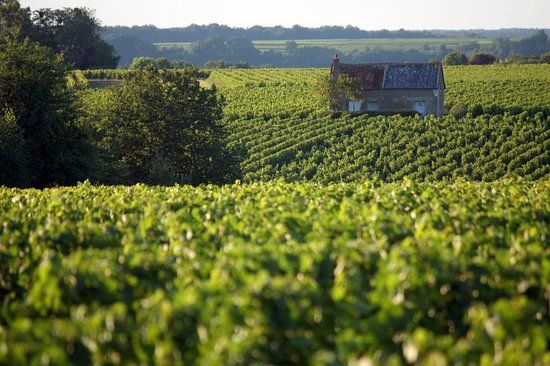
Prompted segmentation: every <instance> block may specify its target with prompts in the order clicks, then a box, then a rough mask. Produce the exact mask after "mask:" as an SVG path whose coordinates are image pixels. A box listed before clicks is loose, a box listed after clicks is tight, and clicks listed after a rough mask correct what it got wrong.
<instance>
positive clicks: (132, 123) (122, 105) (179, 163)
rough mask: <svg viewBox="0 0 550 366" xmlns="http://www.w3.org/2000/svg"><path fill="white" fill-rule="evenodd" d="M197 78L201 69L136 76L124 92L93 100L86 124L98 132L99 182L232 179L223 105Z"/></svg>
mask: <svg viewBox="0 0 550 366" xmlns="http://www.w3.org/2000/svg"><path fill="white" fill-rule="evenodd" d="M199 75H200V73H199V71H198V70H197V69H182V70H177V71H173V70H171V71H169V72H168V71H163V70H157V69H154V68H148V69H143V70H135V71H134V72H132V73H129V74H127V75H126V77H127V78H126V79H125V80H124V84H123V86H122V87H121V88H119V89H116V90H110V91H107V92H104V95H103V98H99V99H98V98H96V95H97V93H92V94H91V95H90V98H89V100H88V101H89V103H88V104H87V106H86V107H85V109H86V110H87V112H88V116H87V118H86V120H87V121H86V124H87V125H89V126H92V127H93V128H95V129H96V130H97V134H96V143H97V146H98V147H99V149H100V150H101V151H102V155H101V156H102V158H101V166H102V167H103V169H104V171H103V172H102V174H101V176H100V178H99V180H100V181H101V182H105V183H119V184H132V183H136V182H149V183H151V184H153V183H155V184H160V183H162V184H173V183H175V182H179V183H192V184H199V183H206V182H215V183H221V182H225V181H227V180H231V179H232V177H233V176H234V174H235V163H236V162H235V161H234V160H233V158H234V157H233V155H232V152H231V151H229V150H227V148H226V146H225V132H224V129H223V127H222V126H221V125H220V123H219V119H220V118H221V105H220V101H219V99H218V97H217V95H216V90H215V89H212V90H207V89H203V88H201V87H200V86H199V82H198V77H199ZM168 173H170V174H168ZM159 175H160V176H162V177H163V179H160V176H159ZM168 176H170V178H169V179H168V178H167V177H168Z"/></svg>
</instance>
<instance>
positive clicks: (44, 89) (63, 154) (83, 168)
mask: <svg viewBox="0 0 550 366" xmlns="http://www.w3.org/2000/svg"><path fill="white" fill-rule="evenodd" d="M66 76H67V70H66V68H65V66H64V65H63V63H62V61H61V59H60V58H58V57H55V56H54V55H53V53H52V52H50V51H49V50H48V49H47V48H45V47H43V46H40V45H38V44H36V43H32V42H30V41H29V40H28V39H27V40H26V41H25V42H23V43H20V42H18V41H16V40H13V39H8V40H7V43H5V44H3V45H1V46H0V108H1V109H2V110H1V111H0V113H1V115H4V117H5V116H6V113H7V114H8V115H9V114H11V115H13V118H15V122H16V124H17V126H18V127H17V130H16V131H15V135H14V136H19V132H18V131H20V132H21V133H22V136H23V139H24V141H25V144H24V147H20V148H21V149H23V148H24V149H26V153H25V154H24V155H25V156H27V157H28V162H29V164H28V165H26V169H27V173H26V174H25V175H26V176H27V177H28V178H29V179H30V184H31V185H33V186H36V187H46V186H50V185H56V184H74V183H76V182H77V181H78V180H81V179H84V178H85V177H86V175H87V174H88V173H89V170H90V169H91V164H92V163H91V162H90V161H89V158H88V152H89V150H88V144H87V143H86V140H85V136H84V134H83V133H82V130H81V129H80V128H79V126H77V125H76V124H75V120H76V115H75V112H76V111H75V108H74V95H73V91H72V89H70V88H69V87H68V86H67V79H66ZM24 161H25V159H24V158H23V156H22V162H21V163H20V165H21V166H23V165H25V164H24ZM1 170H4V167H2V169H1ZM24 185H26V184H24Z"/></svg>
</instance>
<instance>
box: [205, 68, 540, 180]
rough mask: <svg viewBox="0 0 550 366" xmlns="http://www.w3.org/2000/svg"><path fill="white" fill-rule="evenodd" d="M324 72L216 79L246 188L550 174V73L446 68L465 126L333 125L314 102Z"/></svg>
mask: <svg viewBox="0 0 550 366" xmlns="http://www.w3.org/2000/svg"><path fill="white" fill-rule="evenodd" d="M327 75H328V70H327V69H251V70H215V71H212V73H211V74H210V78H209V79H208V81H209V82H211V83H214V84H216V85H217V86H218V87H219V88H220V92H221V93H222V94H223V95H224V97H225V99H226V100H227V104H226V106H225V118H226V125H227V128H228V131H229V133H230V139H231V140H232V142H233V143H234V144H236V145H243V146H244V147H245V148H246V151H247V157H246V159H245V160H244V161H243V163H242V170H243V174H244V177H243V179H244V181H257V180H260V181H269V180H273V179H278V178H284V179H285V180H286V181H315V182H320V183H331V182H340V181H345V182H354V181H363V180H368V179H370V178H373V177H377V178H381V179H383V180H389V181H394V180H401V179H403V177H405V176H408V177H411V178H414V179H416V180H428V181H432V180H440V179H451V178H457V177H462V178H466V179H473V180H488V181H491V180H495V179H499V178H503V177H513V176H523V177H526V178H529V179H537V178H539V177H542V176H545V175H547V174H548V173H550V124H549V114H550V88H549V87H548V86H549V85H550V65H493V66H484V67H476V66H468V67H447V68H445V78H446V83H447V90H446V102H445V105H446V107H447V109H450V108H451V107H452V106H454V105H455V104H464V105H466V106H468V107H469V108H470V109H471V110H475V109H476V108H477V109H478V111H482V112H483V113H481V114H482V115H479V116H473V115H469V116H467V117H466V118H464V119H461V120H459V121H457V120H455V118H454V117H452V116H445V117H443V118H441V119H435V118H426V119H425V120H423V121H420V120H418V119H417V118H415V117H402V116H389V117H383V116H378V117H374V116H368V115H360V116H355V115H347V114H344V115H342V116H340V115H333V114H331V113H330V112H328V111H327V109H328V108H327V105H326V103H323V101H322V100H321V99H320V97H319V95H318V94H316V93H315V86H316V82H317V80H318V78H320V77H326V76H327Z"/></svg>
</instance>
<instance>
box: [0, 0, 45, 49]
mask: <svg viewBox="0 0 550 366" xmlns="http://www.w3.org/2000/svg"><path fill="white" fill-rule="evenodd" d="M7 35H16V36H17V38H18V40H20V41H23V40H24V39H25V38H27V37H30V38H34V37H35V36H36V34H35V32H34V28H33V24H32V22H31V10H30V9H29V8H22V7H21V4H19V1H18V0H0V42H2V41H3V39H4V38H5V37H6V36H7Z"/></svg>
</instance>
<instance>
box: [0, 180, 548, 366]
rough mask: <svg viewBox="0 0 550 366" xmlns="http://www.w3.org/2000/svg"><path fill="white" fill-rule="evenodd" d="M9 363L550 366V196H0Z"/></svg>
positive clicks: (238, 192)
mask: <svg viewBox="0 0 550 366" xmlns="http://www.w3.org/2000/svg"><path fill="white" fill-rule="evenodd" d="M0 207H1V210H0V222H1V224H2V231H1V234H0V280H1V281H0V294H1V297H0V298H1V299H2V300H1V301H2V307H1V309H2V310H1V312H0V363H1V364H6V365H24V364H25V365H26V364H55V365H64V364H69V363H70V364H78V365H83V364H200V365H202V364H212V365H222V364H223V365H243V364H276V365H288V364H314V365H326V364H333V365H347V364H370V363H373V364H407V363H409V364H410V363H413V364H414V363H417V364H438V365H442V364H461V365H465V364H486V365H488V364H518V365H548V364H549V363H550V351H549V344H548V339H550V321H549V318H548V316H549V310H550V309H549V300H550V283H549V282H548V279H549V278H550V259H549V258H550V255H549V254H550V253H549V250H550V248H549V247H548V242H549V240H548V238H549V237H550V181H549V180H548V179H545V180H539V181H537V182H527V181H522V180H520V181H514V182H512V181H500V182H493V183H482V182H478V183H471V182H466V181H457V182H455V183H414V182H412V181H410V180H405V181H403V182H400V183H381V182H379V181H372V182H367V183H363V184H344V183H342V184H335V185H329V186H321V185H317V184H312V183H306V184H288V183H281V182H277V183H262V184H259V183H256V184H251V185H238V184H237V185H232V186H223V187H217V186H203V187H198V188H193V187H190V186H182V187H171V188H161V187H146V186H143V185H138V186H133V187H123V186H114V187H94V186H92V185H89V184H83V185H80V186H78V187H74V188H56V189H48V190H43V191H39V190H18V189H2V190H0Z"/></svg>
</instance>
